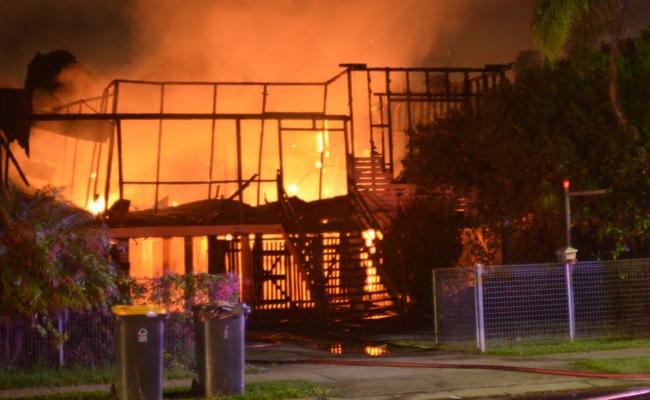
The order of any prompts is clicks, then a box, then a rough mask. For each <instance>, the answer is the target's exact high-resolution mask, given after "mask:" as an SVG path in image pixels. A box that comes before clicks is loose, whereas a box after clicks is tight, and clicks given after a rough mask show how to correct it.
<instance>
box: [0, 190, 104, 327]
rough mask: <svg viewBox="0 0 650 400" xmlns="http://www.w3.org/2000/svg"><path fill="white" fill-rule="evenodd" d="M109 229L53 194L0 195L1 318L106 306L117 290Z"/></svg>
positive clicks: (44, 315)
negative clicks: (110, 249) (110, 255)
mask: <svg viewBox="0 0 650 400" xmlns="http://www.w3.org/2000/svg"><path fill="white" fill-rule="evenodd" d="M109 245H110V243H109V237H108V232H107V230H106V229H105V228H104V227H103V226H102V225H101V224H98V223H97V221H96V220H94V219H93V217H92V215H90V214H89V213H87V212H85V211H83V210H80V209H78V208H76V207H74V206H72V205H70V204H67V203H64V202H62V201H61V200H60V199H58V198H57V196H56V192H54V191H53V190H43V191H38V192H36V193H35V194H34V195H27V194H25V193H23V192H21V191H20V190H18V189H16V188H10V189H8V190H3V191H0V265H1V266H2V269H1V271H0V315H4V316H9V317H11V316H26V317H29V318H33V317H34V316H40V317H41V318H42V319H43V320H45V321H46V325H47V321H49V320H48V317H49V316H51V315H52V314H53V313H55V312H57V311H62V310H73V311H74V310H82V309H88V308H91V307H93V306H101V305H102V304H106V301H107V299H109V298H110V297H111V295H112V293H113V291H114V289H115V283H114V281H115V271H114V268H113V266H112V265H111V263H110V261H109V254H108V251H109Z"/></svg>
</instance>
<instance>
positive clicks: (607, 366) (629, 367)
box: [572, 357, 650, 374]
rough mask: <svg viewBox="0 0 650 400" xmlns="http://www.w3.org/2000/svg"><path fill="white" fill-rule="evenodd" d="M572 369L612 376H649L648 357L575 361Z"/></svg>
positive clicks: (649, 364) (649, 361) (649, 363)
mask: <svg viewBox="0 0 650 400" xmlns="http://www.w3.org/2000/svg"><path fill="white" fill-rule="evenodd" d="M572 367H574V368H576V369H579V370H587V371H595V372H605V373H612V374H650V357H628V358H606V359H595V358H590V359H587V360H579V361H576V362H574V363H573V364H572Z"/></svg>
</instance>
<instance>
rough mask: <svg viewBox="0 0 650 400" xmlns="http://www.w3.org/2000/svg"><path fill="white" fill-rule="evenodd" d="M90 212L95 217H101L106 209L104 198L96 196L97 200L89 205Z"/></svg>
mask: <svg viewBox="0 0 650 400" xmlns="http://www.w3.org/2000/svg"><path fill="white" fill-rule="evenodd" d="M87 209H88V211H90V213H91V214H93V215H99V214H101V213H102V212H104V210H105V209H106V205H105V201H104V197H102V196H95V199H94V200H93V201H91V202H90V204H88V207H87Z"/></svg>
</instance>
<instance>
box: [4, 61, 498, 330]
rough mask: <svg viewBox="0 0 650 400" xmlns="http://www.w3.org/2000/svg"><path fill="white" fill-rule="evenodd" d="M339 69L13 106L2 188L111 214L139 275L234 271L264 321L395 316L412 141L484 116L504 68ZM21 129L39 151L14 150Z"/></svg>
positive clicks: (143, 85)
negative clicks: (52, 195) (393, 259)
mask: <svg viewBox="0 0 650 400" xmlns="http://www.w3.org/2000/svg"><path fill="white" fill-rule="evenodd" d="M341 68H342V69H341V71H340V72H339V73H338V74H336V75H335V76H333V77H332V78H330V79H328V80H326V81H322V82H174V81H137V80H114V81H113V82H111V83H110V84H109V85H108V87H106V88H105V89H104V91H103V92H102V93H101V94H99V95H98V96H97V97H93V98H88V99H80V100H76V101H73V102H70V103H68V104H65V105H59V106H57V107H56V108H54V109H47V110H40V109H38V108H35V107H34V109H33V111H32V112H31V113H29V112H28V113H24V112H20V110H15V109H11V108H10V107H9V106H6V105H5V106H3V107H4V110H3V116H4V117H3V118H4V119H3V126H2V130H3V131H4V132H5V137H3V138H2V141H1V142H0V148H2V152H0V155H1V156H2V158H1V161H2V165H3V180H4V181H6V180H7V179H9V171H12V175H14V176H15V178H14V179H20V177H19V176H23V178H24V180H25V181H29V183H30V184H31V185H32V186H35V187H43V186H46V185H49V186H54V187H57V188H60V190H61V193H62V195H63V196H64V197H65V198H66V199H68V200H69V201H71V202H74V203H75V204H77V205H78V206H80V207H84V208H87V209H88V210H90V211H92V212H93V213H95V214H97V215H98V217H99V218H102V219H104V220H105V222H106V224H107V225H108V226H109V228H110V232H111V235H112V237H113V238H114V239H115V240H116V241H117V242H119V243H120V244H121V246H123V248H124V249H127V250H128V252H127V254H128V256H125V257H124V260H122V261H123V262H122V265H123V268H124V269H125V271H126V272H127V273H128V274H130V275H131V276H133V277H136V278H153V277H159V276H162V275H165V274H190V273H201V272H208V273H219V272H232V273H236V274H237V275H238V276H239V277H240V278H241V279H240V280H241V285H242V287H241V289H242V295H243V300H244V301H246V302H248V303H249V304H251V305H253V307H254V308H255V309H256V310H257V311H258V312H260V313H259V315H269V316H271V315H274V316H278V317H280V318H286V317H289V316H292V315H298V314H301V313H302V314H306V315H312V314H313V315H319V316H320V317H322V318H332V319H337V318H343V317H345V316H354V317H355V318H379V317H382V316H386V315H390V314H391V313H395V312H397V311H398V310H399V307H400V304H401V302H402V299H401V298H400V296H399V294H398V293H396V292H394V291H393V290H392V288H391V284H390V282H389V281H388V280H387V277H386V274H385V273H384V271H383V269H384V268H385V266H384V264H383V260H382V255H381V252H380V251H378V248H377V246H375V244H376V241H379V240H381V238H382V232H385V231H386V230H387V229H388V228H389V225H390V221H391V218H392V217H393V216H394V215H395V213H396V211H397V210H398V208H399V207H400V206H401V205H403V204H404V203H405V202H407V201H408V200H409V196H410V195H411V193H412V189H411V187H410V186H409V184H408V183H404V182H401V181H400V179H399V177H400V173H401V163H400V161H401V160H402V159H403V158H404V157H405V156H406V155H407V154H408V152H409V151H410V150H409V148H408V136H409V132H413V131H414V130H415V129H416V127H417V126H418V125H419V124H426V123H430V122H431V121H434V120H435V119H437V118H440V117H442V116H444V115H445V114H446V113H447V112H448V111H449V110H450V109H453V108H458V107H464V106H469V107H478V106H479V103H480V98H481V95H482V93H483V92H484V91H485V90H487V89H489V88H490V87H492V86H494V85H497V84H499V83H500V82H502V81H503V80H505V79H507V77H506V75H507V73H508V67H507V66H505V65H487V66H485V67H483V68H385V67H382V68H377V67H368V66H366V65H364V64H342V65H341ZM7 96H8V95H7ZM5 97H6V96H5ZM5 103H7V104H9V103H11V104H15V102H5ZM3 104H4V103H3ZM23 111H24V110H23ZM12 114H13V115H14V117H12V118H10V117H7V116H8V115H12ZM16 116H17V117H16ZM21 121H22V122H23V123H24V121H28V122H29V123H30V124H31V134H30V135H31V138H30V143H29V147H30V156H29V157H27V156H26V155H25V154H23V153H22V152H21V151H15V150H14V151H13V152H12V151H11V149H10V147H9V145H8V143H9V141H11V140H12V139H13V137H11V135H12V132H14V131H16V129H23V130H24V129H25V127H24V126H23V127H22V128H20V127H17V126H18V125H19V124H20V123H21ZM11 123H13V124H14V125H10V124H11ZM28 127H29V125H28ZM27 129H28V128H27ZM53 149H57V151H53ZM10 164H12V165H14V167H13V168H12V166H11V165H10Z"/></svg>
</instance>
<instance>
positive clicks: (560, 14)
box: [532, 0, 628, 127]
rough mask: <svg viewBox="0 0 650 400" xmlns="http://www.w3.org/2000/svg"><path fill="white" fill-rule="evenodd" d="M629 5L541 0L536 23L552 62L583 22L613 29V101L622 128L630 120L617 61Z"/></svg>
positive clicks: (612, 0) (610, 0)
mask: <svg viewBox="0 0 650 400" xmlns="http://www.w3.org/2000/svg"><path fill="white" fill-rule="evenodd" d="M627 3H628V0H537V3H536V6H535V15H534V18H533V24H532V31H533V38H534V39H535V42H536V43H537V45H538V47H539V49H540V50H541V52H542V53H543V54H544V55H545V56H546V57H547V58H548V59H550V60H555V59H557V58H558V57H559V56H560V55H561V54H562V52H563V50H564V48H565V47H566V45H567V42H569V40H570V38H571V36H572V34H573V33H574V30H575V28H576V26H577V25H578V24H579V23H580V22H585V21H586V22H588V23H589V22H595V21H594V20H600V21H599V22H603V23H604V25H605V26H606V27H607V28H609V35H610V37H611V39H610V43H609V63H608V69H607V81H608V89H609V101H610V103H611V106H612V111H613V112H614V115H615V117H616V120H617V121H618V124H619V126H621V127H628V121H627V119H626V117H625V114H624V113H623V110H622V108H621V103H620V99H619V97H618V85H617V74H618V71H617V64H616V62H617V59H618V53H619V50H618V43H619V41H620V38H621V32H622V27H623V17H624V15H625V10H626V8H627Z"/></svg>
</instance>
